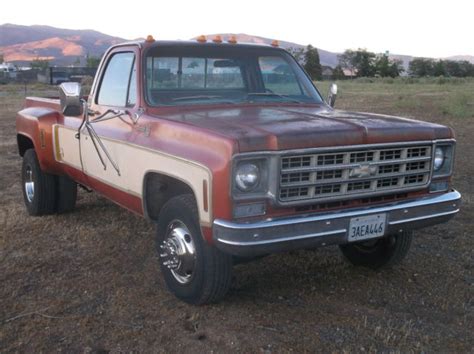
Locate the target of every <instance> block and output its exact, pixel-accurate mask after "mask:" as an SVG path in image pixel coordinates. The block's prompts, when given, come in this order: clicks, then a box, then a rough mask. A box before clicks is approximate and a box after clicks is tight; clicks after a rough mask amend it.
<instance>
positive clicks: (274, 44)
mask: <svg viewBox="0 0 474 354" xmlns="http://www.w3.org/2000/svg"><path fill="white" fill-rule="evenodd" d="M279 46H280V43H279V42H278V41H277V40H276V39H274V40H273V41H272V47H279Z"/></svg>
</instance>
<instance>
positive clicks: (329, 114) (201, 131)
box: [16, 41, 454, 242]
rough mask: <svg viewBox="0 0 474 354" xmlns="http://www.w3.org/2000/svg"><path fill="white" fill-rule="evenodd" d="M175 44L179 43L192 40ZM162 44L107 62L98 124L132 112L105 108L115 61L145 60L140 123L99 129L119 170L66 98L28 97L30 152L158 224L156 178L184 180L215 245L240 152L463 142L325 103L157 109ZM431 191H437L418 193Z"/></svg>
mask: <svg viewBox="0 0 474 354" xmlns="http://www.w3.org/2000/svg"><path fill="white" fill-rule="evenodd" d="M166 45H167V46H169V45H177V46H178V45H182V42H166ZM186 45H190V43H186ZM193 45H203V46H206V45H207V46H215V45H235V44H215V43H194V44H193ZM154 46H160V42H154V41H150V42H147V41H145V42H133V43H126V44H122V45H117V46H114V47H112V48H111V49H110V50H109V51H108V52H107V53H106V54H105V55H104V59H103V60H102V62H101V64H100V67H99V69H98V74H97V75H96V78H95V80H94V83H93V86H92V90H91V94H90V96H89V97H88V107H89V110H90V112H92V115H91V119H94V116H100V115H101V114H103V113H104V112H105V111H107V110H108V109H110V108H122V107H108V106H101V105H98V104H97V102H96V95H97V93H98V89H99V87H100V82H101V79H102V74H103V72H104V68H105V67H106V65H107V63H108V60H109V59H110V57H111V56H112V55H113V54H115V53H118V52H133V53H135V56H136V58H137V60H136V61H135V65H136V70H137V82H136V85H137V87H136V90H137V102H136V104H135V105H134V106H133V107H127V110H128V111H129V113H130V115H131V116H133V117H137V120H136V123H135V122H133V121H132V120H130V121H127V120H121V119H111V120H107V121H103V122H100V123H96V124H95V125H94V128H95V130H96V132H97V134H98V135H99V136H100V138H101V140H102V142H103V143H104V146H105V147H106V148H107V150H108V152H109V153H110V155H111V157H112V159H113V160H114V162H115V163H116V164H117V166H118V168H119V171H116V170H115V169H114V168H113V166H112V165H111V163H110V162H109V161H106V163H107V167H106V168H105V169H104V167H103V166H102V164H101V162H100V160H99V157H98V156H97V151H96V150H95V148H94V146H93V144H92V141H91V137H90V136H89V135H88V133H87V131H86V130H85V129H84V127H83V128H82V129H80V127H81V124H82V122H83V118H82V116H77V117H71V116H64V115H63V114H62V113H60V112H61V108H60V104H59V100H57V99H44V98H27V100H26V105H25V108H24V109H23V110H22V111H20V112H19V113H18V116H17V120H16V127H17V132H18V144H19V148H20V154H23V153H24V151H25V150H26V149H27V148H31V147H34V148H35V150H36V152H37V155H38V158H39V162H40V165H41V168H42V169H43V170H44V171H45V172H49V173H54V174H66V175H69V176H71V177H72V178H73V179H74V180H76V181H77V182H78V183H80V184H82V185H84V186H87V187H88V188H90V189H93V190H95V191H97V192H99V193H100V194H103V195H104V196H106V197H107V198H109V199H111V200H112V201H114V202H116V203H118V204H120V205H121V206H123V207H125V208H127V209H129V210H131V211H133V212H135V213H138V214H140V215H144V216H146V217H150V218H152V219H154V218H155V219H156V213H155V214H153V213H150V210H149V206H148V205H147V198H146V195H147V193H148V191H147V178H148V176H149V175H150V174H157V175H162V176H167V177H169V178H172V179H175V180H179V181H180V182H182V183H184V184H185V185H186V186H188V187H189V190H190V191H192V192H193V194H194V195H195V197H196V200H197V203H198V210H199V219H200V223H201V226H202V229H203V232H204V235H205V237H206V239H207V240H208V241H209V242H212V224H213V221H214V220H215V219H219V220H232V209H233V206H234V201H233V199H232V196H231V192H230V191H231V169H232V158H233V156H235V155H236V154H239V153H249V152H258V151H269V152H271V151H283V150H293V149H305V148H316V147H331V146H336V145H337V146H342V145H348V146H349V145H359V144H376V143H391V142H403V141H428V140H439V139H451V138H454V134H453V132H452V130H451V129H450V128H447V127H444V126H441V125H437V124H432V123H426V122H420V121H415V120H411V119H406V118H399V117H392V116H385V115H375V114H367V113H354V112H343V111H338V110H334V109H332V108H331V107H329V106H327V105H326V104H324V103H323V104H319V105H316V104H313V105H305V104H293V103H280V104H275V103H272V104H270V103H267V104H262V103H259V104H255V103H242V104H236V105H232V106H229V105H223V104H220V105H199V106H185V107H183V106H174V107H151V106H149V105H148V104H147V102H146V100H145V99H144V96H145V95H144V80H145V78H144V75H145V73H144V71H143V62H144V59H143V58H144V53H145V52H146V50H147V49H148V48H150V47H154ZM273 50H282V49H278V48H274V49H273ZM423 193H427V191H418V192H416V193H413V195H414V196H415V195H420V194H423ZM295 212H296V211H295V208H285V207H275V206H273V205H271V204H268V205H267V212H266V215H265V216H264V217H263V218H271V217H274V216H285V215H293V214H295ZM152 214H153V216H154V217H152Z"/></svg>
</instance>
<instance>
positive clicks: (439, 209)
mask: <svg viewBox="0 0 474 354" xmlns="http://www.w3.org/2000/svg"><path fill="white" fill-rule="evenodd" d="M460 204H461V194H460V193H459V192H457V191H455V190H452V191H450V192H447V193H444V194H441V195H434V196H425V197H422V198H419V199H415V200H411V201H406V202H397V203H393V204H390V205H384V206H378V207H366V208H362V209H351V210H346V211H344V210H341V211H337V212H328V213H324V214H321V213H319V214H316V215H304V216H297V217H292V218H279V219H267V220H262V221H258V222H251V223H237V222H233V221H226V220H220V219H216V220H214V225H213V238H214V242H215V244H216V246H217V247H218V248H219V249H221V250H222V251H224V252H226V253H230V254H233V255H237V256H257V255H263V254H269V253H276V252H283V251H290V250H295V249H304V248H314V247H318V246H327V245H335V244H344V243H347V242H348V241H347V238H348V236H347V234H348V228H349V223H350V220H351V218H353V217H360V216H366V215H371V214H379V213H386V215H387V224H386V228H385V235H389V234H396V233H399V232H403V231H407V230H413V229H419V228H422V227H426V226H431V225H435V224H439V223H442V222H446V221H448V220H449V219H451V218H452V217H453V216H454V215H455V214H456V213H458V212H459V207H460Z"/></svg>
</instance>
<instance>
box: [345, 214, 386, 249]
mask: <svg viewBox="0 0 474 354" xmlns="http://www.w3.org/2000/svg"><path fill="white" fill-rule="evenodd" d="M385 221H386V215H385V214H375V215H368V216H359V217H357V218H352V219H351V221H350V223H349V237H348V241H349V242H354V241H361V240H367V239H371V238H376V237H380V236H383V235H384V233H385Z"/></svg>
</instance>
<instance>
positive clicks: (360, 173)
mask: <svg viewBox="0 0 474 354" xmlns="http://www.w3.org/2000/svg"><path fill="white" fill-rule="evenodd" d="M376 173H377V166H371V165H368V164H367V165H359V166H357V167H354V168H353V169H351V172H350V174H349V176H350V177H354V178H364V177H370V176H375V174H376Z"/></svg>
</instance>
